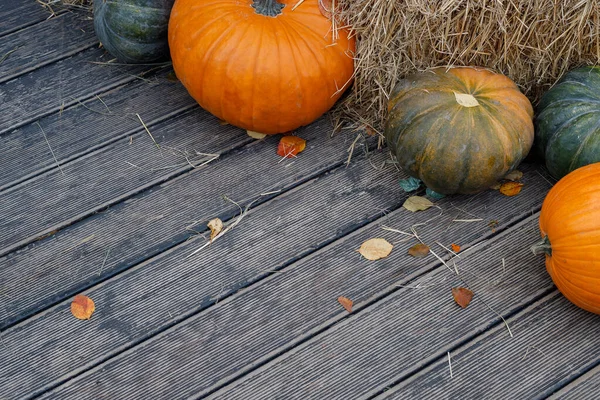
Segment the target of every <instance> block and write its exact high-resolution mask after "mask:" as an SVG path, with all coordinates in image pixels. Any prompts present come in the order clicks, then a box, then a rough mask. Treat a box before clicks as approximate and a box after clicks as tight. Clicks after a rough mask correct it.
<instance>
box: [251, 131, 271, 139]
mask: <svg viewBox="0 0 600 400" xmlns="http://www.w3.org/2000/svg"><path fill="white" fill-rule="evenodd" d="M246 133H247V134H248V136H250V137H251V138H252V139H259V140H260V139H264V138H265V137H266V136H267V135H265V134H264V133H260V132H254V131H246Z"/></svg>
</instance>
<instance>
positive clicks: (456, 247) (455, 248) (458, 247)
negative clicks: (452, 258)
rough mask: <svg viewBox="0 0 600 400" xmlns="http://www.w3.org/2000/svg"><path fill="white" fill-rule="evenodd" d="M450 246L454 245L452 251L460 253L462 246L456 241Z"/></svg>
mask: <svg viewBox="0 0 600 400" xmlns="http://www.w3.org/2000/svg"><path fill="white" fill-rule="evenodd" d="M450 247H452V251H453V252H455V253H458V252H459V251H460V246H459V245H457V244H456V243H452V244H451V245H450Z"/></svg>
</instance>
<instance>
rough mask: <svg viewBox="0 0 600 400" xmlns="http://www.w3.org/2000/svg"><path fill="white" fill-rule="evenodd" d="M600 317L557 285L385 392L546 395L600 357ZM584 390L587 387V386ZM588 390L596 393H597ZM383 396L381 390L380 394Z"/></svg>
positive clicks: (449, 395)
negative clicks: (449, 357)
mask: <svg viewBox="0 0 600 400" xmlns="http://www.w3.org/2000/svg"><path fill="white" fill-rule="evenodd" d="M599 322H600V317H598V316H597V315H595V314H592V313H588V312H586V311H583V310H581V309H578V308H577V307H575V306H574V305H573V304H571V303H570V302H569V301H568V300H566V298H564V297H563V296H562V295H560V293H558V291H553V293H552V294H550V295H549V296H547V297H546V298H544V299H543V300H542V301H540V302H538V303H535V304H533V305H531V306H530V307H528V308H527V309H525V310H523V311H522V312H520V313H519V314H517V315H516V316H515V317H513V318H511V319H509V320H508V323H509V324H510V326H511V327H512V329H513V332H514V334H515V337H514V338H510V337H507V336H506V333H505V330H503V328H502V327H501V326H499V327H498V328H496V329H493V330H490V331H489V332H486V333H485V334H483V335H481V336H479V337H477V338H476V339H475V340H473V341H471V342H469V343H467V344H466V345H465V346H462V347H461V348H459V349H457V350H456V351H454V352H453V353H452V372H453V378H450V374H449V369H448V361H447V360H446V361H445V362H444V361H443V360H441V361H439V362H436V363H435V364H434V365H433V366H432V367H431V368H428V369H427V370H425V371H423V372H421V373H420V374H418V375H417V376H415V377H413V379H410V380H408V381H406V382H403V384H402V385H401V386H399V387H397V388H393V389H392V391H391V392H392V393H389V396H385V398H389V399H392V398H393V399H401V398H414V396H415V395H416V394H418V395H419V396H420V397H421V396H422V397H423V398H456V397H457V396H459V395H460V397H461V398H470V399H475V398H503V399H507V398H514V399H545V398H547V397H548V395H550V394H551V393H553V392H554V391H555V390H556V388H557V386H558V387H560V386H562V385H564V383H565V382H568V381H570V380H571V379H573V377H576V376H579V375H581V373H582V372H583V371H585V370H586V369H587V367H588V365H589V364H590V363H597V360H598V359H599V357H600V337H599V336H598V323H599ZM584 393H585V392H584ZM591 394H592V393H590V392H587V395H588V396H587V397H586V396H582V397H576V398H578V399H586V398H589V399H592V398H597V397H598V393H597V392H594V393H593V396H591V397H590V395H591ZM382 398H383V396H382Z"/></svg>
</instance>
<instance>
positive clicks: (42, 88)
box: [0, 48, 156, 135]
mask: <svg viewBox="0 0 600 400" xmlns="http://www.w3.org/2000/svg"><path fill="white" fill-rule="evenodd" d="M105 53H106V52H105V51H104V50H103V49H98V48H91V49H88V50H85V51H82V52H80V53H77V54H76V55H74V56H72V57H68V58H65V59H63V60H60V61H57V62H55V63H52V64H50V65H47V66H45V67H43V68H39V69H36V70H35V71H33V72H30V73H29V74H26V75H21V76H19V77H18V78H15V79H12V80H10V81H7V82H4V83H2V84H0V104H2V113H0V135H4V134H6V133H7V132H10V131H11V130H13V129H16V128H18V127H20V126H23V125H26V124H28V123H31V122H33V121H35V120H36V119H38V118H41V117H44V116H46V115H49V114H52V113H55V112H58V111H60V110H61V109H63V108H65V107H69V106H71V105H73V104H76V103H78V102H79V101H84V100H86V99H89V98H92V97H94V95H96V94H99V93H102V92H106V91H108V90H110V89H112V88H115V87H117V86H119V85H123V84H125V83H127V82H131V81H133V80H135V79H139V77H140V75H143V74H144V73H145V72H147V71H150V70H153V69H155V68H156V67H151V66H144V65H99V64H95V62H106V61H108V60H109V58H108V57H106V56H105Z"/></svg>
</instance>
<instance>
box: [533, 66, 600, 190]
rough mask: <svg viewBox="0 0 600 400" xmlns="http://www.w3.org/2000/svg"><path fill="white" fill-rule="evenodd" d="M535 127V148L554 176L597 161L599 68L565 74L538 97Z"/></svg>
mask: <svg viewBox="0 0 600 400" xmlns="http://www.w3.org/2000/svg"><path fill="white" fill-rule="evenodd" d="M535 128H536V133H535V144H534V146H535V151H536V153H537V154H538V155H539V156H541V157H543V158H544V160H545V162H546V167H547V168H548V171H549V172H550V174H552V176H554V177H555V178H556V179H560V178H562V177H563V176H565V175H567V174H568V173H569V172H571V171H573V170H575V169H577V168H579V167H582V166H584V165H588V164H593V163H596V162H600V67H583V68H578V69H575V70H573V71H570V72H568V73H566V74H565V75H564V76H563V77H562V78H561V79H560V80H559V81H558V82H557V84H556V85H554V86H553V87H552V88H551V89H550V90H548V91H547V92H546V93H545V94H544V96H542V99H541V101H540V103H539V104H538V106H537V107H536V118H535Z"/></svg>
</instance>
